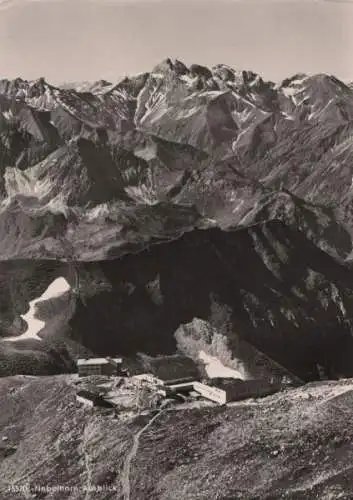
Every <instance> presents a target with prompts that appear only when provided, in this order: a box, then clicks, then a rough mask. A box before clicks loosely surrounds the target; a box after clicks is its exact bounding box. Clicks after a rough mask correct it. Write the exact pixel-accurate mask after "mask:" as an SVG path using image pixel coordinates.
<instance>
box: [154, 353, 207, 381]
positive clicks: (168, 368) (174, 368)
mask: <svg viewBox="0 0 353 500" xmlns="http://www.w3.org/2000/svg"><path fill="white" fill-rule="evenodd" d="M146 364H147V367H148V369H149V371H150V373H151V374H153V375H154V376H155V377H157V378H159V379H160V380H162V381H163V382H172V381H174V380H186V379H190V380H198V379H199V378H200V372H199V370H198V367H197V365H196V364H195V363H194V361H193V360H192V359H190V358H187V357H186V356H181V355H173V356H160V357H158V358H149V359H148V361H147V363H146Z"/></svg>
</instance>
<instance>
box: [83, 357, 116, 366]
mask: <svg viewBox="0 0 353 500" xmlns="http://www.w3.org/2000/svg"><path fill="white" fill-rule="evenodd" d="M111 361H113V362H114V363H116V364H121V363H122V359H121V358H109V359H107V358H89V359H78V360H77V366H86V365H107V364H109V363H111Z"/></svg>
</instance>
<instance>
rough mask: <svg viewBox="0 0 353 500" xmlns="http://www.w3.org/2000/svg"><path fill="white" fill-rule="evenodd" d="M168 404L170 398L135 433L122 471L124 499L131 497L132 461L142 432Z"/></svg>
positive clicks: (128, 499) (127, 499)
mask: <svg viewBox="0 0 353 500" xmlns="http://www.w3.org/2000/svg"><path fill="white" fill-rule="evenodd" d="M168 404H169V401H168V400H166V401H163V403H162V404H161V406H160V408H159V411H158V413H156V415H154V416H153V417H152V418H151V420H150V421H149V422H148V423H147V424H146V425H145V426H144V427H142V429H140V430H139V431H138V432H137V433H136V434H135V435H134V439H133V444H132V448H131V450H130V451H129V453H128V455H127V457H126V459H125V462H124V467H123V472H122V476H121V485H122V489H123V498H124V500H130V499H131V484H130V471H131V463H132V461H133V460H134V459H135V458H136V455H137V451H138V448H139V445H140V438H141V436H142V434H143V433H144V432H145V431H146V430H147V429H148V428H149V427H150V426H151V425H152V424H153V422H154V421H155V420H157V418H158V417H160V416H161V415H162V413H163V411H164V409H165V407H166V406H167V405H168Z"/></svg>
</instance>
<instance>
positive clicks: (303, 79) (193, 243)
mask: <svg viewBox="0 0 353 500" xmlns="http://www.w3.org/2000/svg"><path fill="white" fill-rule="evenodd" d="M352 145H353V88H352V87H351V86H350V85H346V84H345V83H343V82H341V81H339V80H338V79H337V78H335V77H334V76H330V75H326V74H318V75H305V74H298V75H294V76H292V77H290V78H288V79H286V80H284V81H282V82H280V83H274V82H268V81H264V79H263V78H262V77H261V76H260V75H258V74H256V73H254V72H252V71H241V70H234V69H232V68H230V67H228V66H226V65H223V64H219V65H217V66H215V67H213V68H207V67H204V66H201V65H198V64H193V65H191V66H190V67H187V66H186V65H185V64H183V63H182V62H180V61H178V60H171V59H166V60H165V61H162V62H161V63H160V64H158V65H157V66H156V67H155V68H153V69H152V71H151V72H149V73H143V74H139V75H136V76H132V77H126V78H124V79H123V80H122V81H120V82H118V83H111V82H107V81H104V80H100V81H97V82H94V83H92V84H88V83H86V82H84V83H82V84H77V85H75V84H70V85H62V86H54V85H51V84H49V83H48V82H47V81H46V80H45V79H44V78H40V79H38V80H36V81H26V80H23V79H21V78H17V79H15V80H7V79H2V80H0V255H1V263H0V268H1V273H0V287H1V299H0V300H1V306H0V307H1V312H2V316H1V319H0V335H1V336H2V337H4V338H5V337H8V336H14V337H15V336H18V335H20V334H21V333H22V332H23V331H24V329H25V325H24V324H23V320H21V315H23V314H24V313H25V311H26V309H27V308H28V302H29V301H31V300H33V299H35V298H36V297H38V296H39V295H40V293H42V292H43V291H44V290H45V289H46V288H47V287H48V286H49V285H50V283H51V282H52V281H53V280H54V279H56V278H58V277H61V276H63V277H65V279H67V280H68V282H69V283H70V285H71V287H72V290H71V292H69V293H68V295H66V296H65V297H66V298H67V300H66V301H65V300H64V298H62V297H61V298H60V300H59V299H55V300H54V299H53V301H49V302H50V304H49V305H50V307H49V305H48V304H47V305H46V304H45V303H43V306H42V307H41V313H40V314H44V315H45V318H46V327H45V329H44V330H43V331H42V332H41V335H42V337H43V339H44V341H43V342H42V343H39V344H38V343H33V342H30V341H26V342H18V343H16V344H15V343H12V344H11V345H9V343H8V342H6V341H5V340H4V341H2V342H1V343H0V361H1V366H2V367H3V368H2V374H14V373H23V372H25V373H48V372H49V373H52V372H60V371H66V370H68V369H73V367H74V365H73V360H74V358H75V356H76V355H77V353H78V352H81V353H82V352H84V351H85V352H87V350H88V351H89V352H92V353H96V354H101V355H107V354H110V353H111V352H113V351H114V352H117V353H122V354H126V355H129V356H130V355H133V354H136V353H137V352H141V351H143V352H147V353H149V354H154V355H155V354H163V353H171V352H175V350H176V349H178V348H180V346H179V347H178V343H177V340H176V336H175V333H176V332H177V331H178V329H179V328H180V327H182V325H187V324H189V323H190V324H191V323H192V322H193V321H194V319H195V318H199V319H202V320H203V321H206V322H210V324H211V325H213V324H214V315H213V313H212V311H213V310H214V309H212V307H214V304H215V303H216V304H217V307H218V308H219V310H221V311H223V312H224V313H227V314H228V316H229V321H230V323H231V325H232V331H233V332H236V335H237V336H238V337H239V338H240V339H242V340H243V341H244V342H245V341H246V342H249V343H250V344H251V345H253V346H254V347H255V348H256V349H259V350H261V351H262V352H264V353H266V355H268V356H270V358H271V359H273V360H274V361H275V362H277V363H280V364H281V365H282V366H284V367H285V368H286V369H288V370H290V371H291V372H292V373H294V374H295V375H297V376H299V377H301V378H302V379H304V380H313V379H317V378H319V377H320V375H319V372H320V373H321V372H322V370H323V371H324V373H325V374H326V376H330V377H332V376H334V377H342V376H343V377H347V376H352V375H353V368H352V367H351V358H352V355H353V338H352V335H351V328H350V319H351V317H352V316H353V304H352V293H353V285H352V283H353V280H352V273H353V270H352V264H351V260H352V237H353V224H352V217H351V212H352V196H353V180H352V179H353V170H352V160H353V146H352ZM68 304H69V305H68ZM43 311H44V312H43ZM58 317H60V321H59V320H58ZM218 326H219V328H220V330H222V328H223V326H224V325H223V324H221V325H218ZM232 345H233V344H232V339H231V338H229V349H230V350H232V349H233V347H232ZM235 351H236V348H234V349H233V351H232V355H233V356H235V357H236V356H237V352H235ZM9 359H11V363H9V361H8V360H9ZM32 360H34V361H32ZM243 361H248V360H243ZM352 366H353V365H352ZM320 370H321V371H320Z"/></svg>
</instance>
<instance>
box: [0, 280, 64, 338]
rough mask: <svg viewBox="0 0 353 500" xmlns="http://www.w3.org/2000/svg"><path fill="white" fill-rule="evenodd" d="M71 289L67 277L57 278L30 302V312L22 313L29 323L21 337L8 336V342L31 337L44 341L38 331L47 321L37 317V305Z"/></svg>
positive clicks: (22, 316)
mask: <svg viewBox="0 0 353 500" xmlns="http://www.w3.org/2000/svg"><path fill="white" fill-rule="evenodd" d="M70 289H71V287H70V285H69V283H68V282H67V281H66V279H65V278H63V277H61V278H57V279H55V280H54V281H53V282H52V283H51V284H50V285H49V286H48V288H47V289H46V290H45V292H44V293H43V294H42V295H41V296H40V297H38V298H37V299H34V300H31V301H30V302H29V310H28V312H27V313H26V314H23V315H21V318H23V319H24V320H25V321H26V323H27V325H28V327H27V330H26V331H25V332H24V333H23V334H22V335H20V336H19V337H6V338H4V339H3V340H5V341H8V342H18V341H20V340H29V339H31V340H40V341H42V340H43V339H42V338H41V337H39V336H38V333H39V332H40V331H41V330H42V329H43V328H44V327H45V322H44V321H41V320H39V319H37V318H36V305H37V304H38V303H39V302H44V301H45V300H50V299H54V298H57V297H60V296H61V295H63V294H64V293H66V292H67V291H69V290H70Z"/></svg>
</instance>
